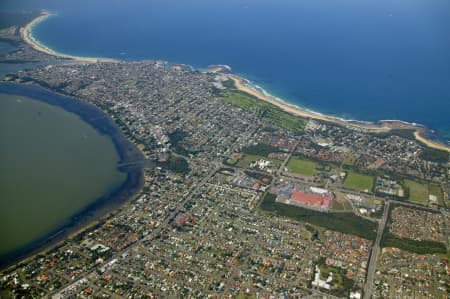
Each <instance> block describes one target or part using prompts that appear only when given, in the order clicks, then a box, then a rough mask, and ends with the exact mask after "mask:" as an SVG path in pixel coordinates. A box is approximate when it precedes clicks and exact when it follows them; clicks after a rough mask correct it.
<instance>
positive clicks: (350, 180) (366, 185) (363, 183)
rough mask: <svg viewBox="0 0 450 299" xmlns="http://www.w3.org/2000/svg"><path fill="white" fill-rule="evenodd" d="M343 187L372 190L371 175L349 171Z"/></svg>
mask: <svg viewBox="0 0 450 299" xmlns="http://www.w3.org/2000/svg"><path fill="white" fill-rule="evenodd" d="M344 187H345V188H348V189H353V190H358V191H372V188H373V177H371V176H368V175H365V174H360V173H356V172H353V171H349V172H348V173H347V177H346V178H345V181H344Z"/></svg>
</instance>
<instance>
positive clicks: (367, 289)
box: [364, 200, 390, 299]
mask: <svg viewBox="0 0 450 299" xmlns="http://www.w3.org/2000/svg"><path fill="white" fill-rule="evenodd" d="M389 203H390V202H389V200H386V201H385V205H384V211H383V217H381V219H380V223H379V226H378V233H377V238H376V239H375V243H374V244H373V247H372V253H371V255H370V262H369V267H368V268H367V277H366V285H365V286H364V299H369V298H371V296H372V288H373V275H374V273H375V269H376V267H377V258H378V253H379V251H380V243H381V237H382V236H383V231H384V228H385V226H386V222H387V218H388V214H389Z"/></svg>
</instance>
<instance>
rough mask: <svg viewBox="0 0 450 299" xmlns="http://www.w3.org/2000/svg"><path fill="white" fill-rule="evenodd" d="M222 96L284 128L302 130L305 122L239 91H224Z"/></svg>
mask: <svg viewBox="0 0 450 299" xmlns="http://www.w3.org/2000/svg"><path fill="white" fill-rule="evenodd" d="M222 98H223V100H224V101H225V102H226V103H229V104H231V105H233V106H237V107H239V108H241V109H243V110H249V111H255V113H256V114H257V115H258V116H260V117H261V118H262V120H263V121H265V122H267V123H271V124H272V125H274V126H277V127H280V128H283V129H286V130H291V131H293V132H302V131H303V128H304V127H305V124H306V120H305V119H303V118H301V117H298V116H295V115H292V114H290V113H288V112H286V111H283V110H282V109H280V108H278V107H276V106H274V105H272V104H269V103H267V102H264V101H261V100H259V99H257V98H255V97H253V96H250V95H247V94H245V93H243V92H240V91H226V92H224V93H222Z"/></svg>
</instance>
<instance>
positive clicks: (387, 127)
mask: <svg viewBox="0 0 450 299" xmlns="http://www.w3.org/2000/svg"><path fill="white" fill-rule="evenodd" d="M227 77H228V78H229V79H231V80H233V81H234V84H235V86H236V89H237V90H239V91H242V92H244V93H247V94H249V95H251V96H254V97H256V98H258V99H259V100H262V101H265V102H268V103H270V104H272V105H274V106H277V107H278V108H280V109H282V110H284V111H286V112H289V113H291V114H294V115H297V116H300V117H303V118H308V119H314V120H319V121H325V122H331V123H335V124H338V125H341V126H345V127H349V128H357V129H362V130H365V131H367V132H371V133H384V132H389V131H391V130H392V129H409V130H414V137H415V139H416V140H417V141H419V142H421V143H423V144H425V145H426V146H427V147H430V148H434V149H438V150H442V151H446V152H448V153H450V147H449V146H446V145H444V144H441V143H437V142H435V141H432V140H429V139H427V138H426V137H424V136H423V134H424V133H426V130H425V128H424V127H422V126H420V125H417V124H411V123H407V122H404V121H401V120H381V121H379V122H378V123H369V122H362V121H353V120H345V119H341V118H337V117H333V116H329V115H325V114H321V113H317V112H314V111H308V110H305V109H301V108H299V107H297V106H294V105H290V104H288V103H285V102H282V101H280V100H278V99H276V98H275V97H272V96H268V95H266V94H264V93H263V92H260V91H258V90H256V89H255V88H252V87H249V86H248V85H247V84H246V83H245V82H246V80H245V79H244V78H241V77H239V76H236V75H232V74H227Z"/></svg>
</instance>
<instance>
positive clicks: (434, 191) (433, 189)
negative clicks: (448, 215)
mask: <svg viewBox="0 0 450 299" xmlns="http://www.w3.org/2000/svg"><path fill="white" fill-rule="evenodd" d="M428 193H429V194H431V195H435V196H436V197H437V198H438V200H439V201H440V200H442V198H443V194H442V189H441V187H440V186H438V185H433V184H429V185H428Z"/></svg>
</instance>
